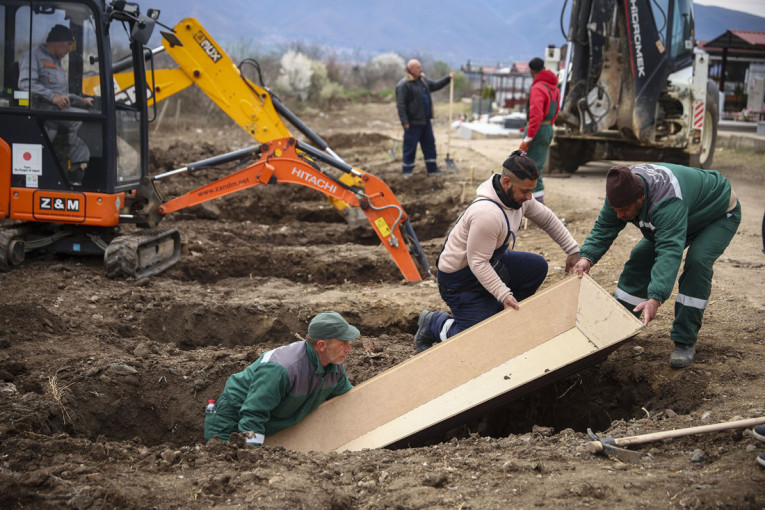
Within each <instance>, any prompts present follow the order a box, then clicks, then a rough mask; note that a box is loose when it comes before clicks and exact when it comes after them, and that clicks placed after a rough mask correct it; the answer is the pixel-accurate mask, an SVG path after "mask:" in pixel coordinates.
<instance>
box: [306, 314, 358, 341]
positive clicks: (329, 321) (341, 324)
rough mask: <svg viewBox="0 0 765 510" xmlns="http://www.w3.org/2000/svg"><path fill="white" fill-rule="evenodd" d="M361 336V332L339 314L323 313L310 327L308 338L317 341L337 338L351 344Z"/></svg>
mask: <svg viewBox="0 0 765 510" xmlns="http://www.w3.org/2000/svg"><path fill="white" fill-rule="evenodd" d="M359 335H360V333H359V330H358V329H356V328H355V327H353V326H351V325H350V324H348V323H347V322H346V321H345V319H343V316H342V315H340V314H339V313H337V312H321V313H320V314H318V315H317V316H316V317H314V318H313V319H311V323H310V324H309V325H308V336H310V337H311V338H315V339H317V340H328V339H330V338H337V339H338V340H345V341H346V342H350V341H351V340H355V339H357V338H358V337H359Z"/></svg>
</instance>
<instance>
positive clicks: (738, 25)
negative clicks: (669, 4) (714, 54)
mask: <svg viewBox="0 0 765 510" xmlns="http://www.w3.org/2000/svg"><path fill="white" fill-rule="evenodd" d="M693 14H694V16H695V18H696V39H697V40H699V41H711V40H712V39H714V38H715V37H717V36H718V35H722V34H724V33H725V31H726V30H754V31H757V32H765V18H762V17H760V16H754V15H752V14H746V13H745V12H739V11H731V10H730V9H723V8H721V7H712V6H708V5H694V6H693Z"/></svg>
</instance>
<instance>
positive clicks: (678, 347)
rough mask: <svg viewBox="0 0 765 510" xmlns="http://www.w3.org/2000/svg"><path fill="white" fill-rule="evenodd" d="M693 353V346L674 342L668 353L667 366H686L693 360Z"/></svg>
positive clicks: (694, 350)
mask: <svg viewBox="0 0 765 510" xmlns="http://www.w3.org/2000/svg"><path fill="white" fill-rule="evenodd" d="M695 355H696V347H695V346H693V345H688V344H680V343H677V342H675V350H674V351H672V354H670V355H669V366H671V367H672V368H684V367H687V366H688V365H690V364H691V363H692V362H693V356H695Z"/></svg>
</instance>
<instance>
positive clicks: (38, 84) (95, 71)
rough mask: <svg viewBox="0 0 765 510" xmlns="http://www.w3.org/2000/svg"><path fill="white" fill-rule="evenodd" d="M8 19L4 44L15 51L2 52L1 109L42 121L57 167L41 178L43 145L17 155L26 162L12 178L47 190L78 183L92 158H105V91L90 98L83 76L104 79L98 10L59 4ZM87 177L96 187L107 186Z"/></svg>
mask: <svg viewBox="0 0 765 510" xmlns="http://www.w3.org/2000/svg"><path fill="white" fill-rule="evenodd" d="M3 14H4V15H5V16H4V17H6V19H5V21H4V24H5V26H6V27H7V26H8V23H11V24H12V27H11V30H10V31H9V33H8V34H7V35H6V41H5V42H6V45H8V44H10V47H9V48H7V49H6V51H5V52H4V54H3V69H4V70H5V72H4V73H3V78H4V83H3V93H2V98H0V107H3V108H8V109H12V110H16V109H19V110H23V111H24V113H25V114H26V115H28V116H31V117H32V118H33V119H34V121H35V122H36V123H38V124H41V129H40V128H38V130H39V133H40V134H41V135H42V137H43V140H44V141H45V145H47V146H48V147H50V148H51V149H52V150H51V151H50V152H49V154H48V155H49V156H50V157H51V159H52V161H51V162H50V163H51V165H53V166H55V167H56V171H53V170H51V171H49V172H44V173H43V172H42V166H41V165H42V153H41V151H40V150H39V149H40V145H37V147H34V146H32V147H28V148H27V149H28V150H27V151H24V152H23V153H22V154H20V155H19V157H20V159H21V160H22V161H24V163H21V162H20V161H19V162H18V163H19V164H18V165H17V169H16V172H15V173H14V176H18V177H16V178H15V180H23V181H24V183H25V184H30V185H38V186H46V187H47V186H55V185H56V183H57V182H58V181H60V182H66V183H68V184H70V185H72V186H80V185H82V182H83V179H84V177H85V174H86V170H87V167H88V164H89V162H90V160H91V158H94V160H98V159H99V158H101V157H102V156H103V154H102V153H103V151H102V150H101V145H102V140H101V139H102V137H103V132H104V126H103V123H102V122H100V121H99V119H98V117H99V113H100V107H101V102H100V101H99V99H100V98H99V93H100V90H101V87H100V86H99V87H96V88H95V90H94V91H93V93H92V94H89V95H87V94H84V93H83V88H82V83H83V79H84V78H85V77H87V76H92V77H94V79H95V80H98V79H99V77H100V75H101V72H100V70H99V62H100V60H101V59H99V55H98V44H97V36H96V34H95V25H94V23H93V13H92V11H91V9H89V8H88V7H87V6H84V5H75V4H68V3H61V4H56V6H55V7H54V6H49V7H42V6H34V7H30V6H29V5H22V6H19V7H17V8H16V9H11V8H8V9H7V10H6V11H5V12H4V13H3ZM11 37H12V39H11ZM9 39H11V40H9ZM19 157H17V159H19ZM96 165H98V163H96ZM88 177H89V180H91V181H92V183H93V184H96V185H100V186H103V185H104V183H105V180H104V179H100V182H98V183H96V180H98V179H97V177H96V176H88ZM40 181H42V182H40Z"/></svg>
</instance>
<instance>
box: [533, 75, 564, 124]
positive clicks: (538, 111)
mask: <svg viewBox="0 0 765 510" xmlns="http://www.w3.org/2000/svg"><path fill="white" fill-rule="evenodd" d="M545 85H546V87H545ZM548 88H549V90H548ZM551 99H552V100H553V101H555V102H556V103H557V106H556V109H555V115H554V116H553V118H552V121H553V122H555V118H556V117H557V116H558V111H560V91H559V90H558V77H557V76H555V73H553V72H552V71H550V70H549V69H542V70H541V71H539V74H538V75H537V76H536V78H534V82H533V83H532V84H531V92H529V119H528V126H527V127H526V134H525V136H526V137H527V138H534V136H535V135H536V134H537V131H539V126H540V125H542V121H543V120H544V119H545V117H547V114H548V113H549V111H548V110H549V109H550V100H551Z"/></svg>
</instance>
